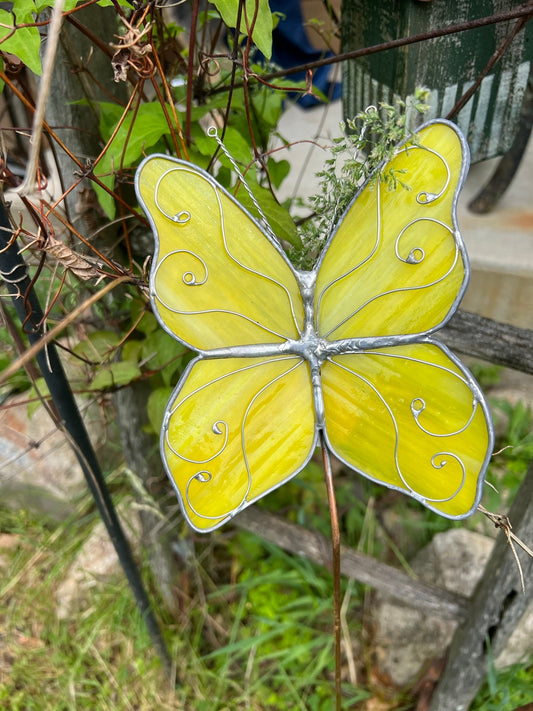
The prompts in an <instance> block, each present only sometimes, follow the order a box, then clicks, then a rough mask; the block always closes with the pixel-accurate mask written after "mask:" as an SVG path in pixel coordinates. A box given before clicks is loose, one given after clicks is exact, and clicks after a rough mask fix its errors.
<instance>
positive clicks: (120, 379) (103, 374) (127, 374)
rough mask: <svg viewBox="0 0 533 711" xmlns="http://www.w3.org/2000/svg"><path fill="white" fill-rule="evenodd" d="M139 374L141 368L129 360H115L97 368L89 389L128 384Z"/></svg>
mask: <svg viewBox="0 0 533 711" xmlns="http://www.w3.org/2000/svg"><path fill="white" fill-rule="evenodd" d="M140 376H141V369H140V368H139V366H138V365H137V364H136V363H132V362H131V361H129V360H128V361H117V362H116V363H109V364H108V365H106V366H105V367H104V368H99V369H98V371H97V373H96V375H95V377H94V378H93V381H92V382H91V384H90V386H89V387H90V389H91V390H106V389H107V388H112V387H120V386H121V385H128V384H129V383H131V382H132V380H136V379H137V378H139V377H140Z"/></svg>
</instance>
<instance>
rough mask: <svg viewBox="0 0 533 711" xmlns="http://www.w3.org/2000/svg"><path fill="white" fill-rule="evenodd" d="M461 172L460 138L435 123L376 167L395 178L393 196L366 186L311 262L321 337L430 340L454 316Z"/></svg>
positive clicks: (459, 286)
mask: <svg viewBox="0 0 533 711" xmlns="http://www.w3.org/2000/svg"><path fill="white" fill-rule="evenodd" d="M467 166H468V146H467V145H466V143H465V141H464V139H463V137H462V136H461V135H460V134H459V133H458V132H457V131H456V130H455V128H454V127H453V126H452V124H448V123H446V122H442V121H441V122H433V123H431V124H428V125H427V127H426V128H422V129H421V130H420V132H419V134H418V144H417V145H413V144H412V143H408V144H406V145H404V146H401V147H400V148H399V149H398V150H397V152H396V155H395V157H394V158H393V159H392V160H391V161H390V162H389V163H388V164H386V165H385V166H383V167H382V169H381V171H380V175H381V176H389V178H390V176H395V178H396V179H397V180H398V181H399V182H398V183H397V185H396V187H395V188H394V189H392V190H391V189H389V188H388V187H387V184H386V182H384V181H383V180H380V179H377V178H376V179H375V180H373V181H372V180H371V181H369V182H368V183H367V184H366V186H365V187H364V188H363V189H362V191H361V192H360V193H359V194H358V196H357V197H356V198H355V200H354V202H353V203H352V205H351V206H350V207H349V208H348V210H347V211H346V213H345V215H344V217H343V218H342V219H341V221H340V223H339V225H338V227H337V229H336V231H335V233H334V234H333V235H332V237H331V238H330V240H329V241H328V244H327V245H326V249H325V250H324V253H323V256H322V259H321V261H320V263H319V265H318V269H319V271H318V276H317V284H316V299H315V309H316V325H317V330H318V332H319V334H320V335H321V336H322V337H324V338H327V339H329V340H339V339H344V338H364V337H372V336H391V335H397V334H415V333H428V332H429V331H431V330H433V329H435V328H437V327H439V326H441V325H442V324H443V323H444V322H445V320H446V319H447V317H449V315H451V313H453V310H454V309H455V308H456V306H457V304H458V302H459V299H460V297H461V296H462V293H463V292H464V289H465V288H466V284H467V281H468V266H467V260H466V254H465V251H464V247H463V243H462V240H461V236H460V234H459V232H458V229H457V225H456V215H455V209H456V202H457V194H458V192H459V190H460V188H461V186H462V183H463V180H464V177H465V175H466V170H467ZM391 180H392V179H391ZM391 180H389V183H390V182H391ZM400 181H401V183H402V184H400Z"/></svg>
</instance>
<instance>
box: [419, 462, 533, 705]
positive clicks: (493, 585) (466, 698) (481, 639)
mask: <svg viewBox="0 0 533 711" xmlns="http://www.w3.org/2000/svg"><path fill="white" fill-rule="evenodd" d="M509 518H510V520H511V522H512V525H513V533H514V534H515V535H516V536H518V538H520V539H521V540H522V541H524V543H525V544H526V545H529V546H531V541H532V540H533V465H531V466H530V468H529V471H528V473H527V475H526V477H525V479H524V481H523V482H522V484H521V486H520V489H519V490H518V492H517V494H516V499H515V501H514V503H513V505H512V507H511V511H510V512H509ZM516 549H517V553H518V556H519V558H520V562H521V564H522V571H523V574H524V580H525V584H526V591H525V593H523V592H522V588H521V582H520V575H519V572H518V568H517V563H516V560H515V557H514V555H513V552H512V550H511V548H510V546H509V544H508V542H507V540H506V537H505V535H504V534H503V533H501V534H500V536H499V538H498V540H497V541H496V545H495V546H494V550H493V552H492V555H491V557H490V558H489V560H488V562H487V565H486V568H485V572H484V574H483V577H482V578H481V580H480V581H479V583H478V585H477V587H476V590H475V592H474V595H473V596H472V601H471V604H470V610H469V612H468V614H467V616H466V619H465V621H464V622H463V624H461V625H459V626H458V628H457V630H456V632H455V635H454V637H453V640H452V643H451V645H450V649H449V654H448V662H447V664H446V668H445V670H444V673H443V675H442V677H441V679H440V682H439V684H438V685H437V688H436V690H435V693H434V694H433V698H432V700H431V705H430V711H467V709H468V708H469V706H470V703H471V702H472V700H473V699H474V698H475V696H476V694H477V692H478V691H479V688H480V686H481V684H482V683H483V680H484V679H485V676H486V674H487V671H488V665H489V662H490V657H491V655H492V657H494V658H496V657H497V656H498V655H499V654H500V652H501V651H502V650H503V649H504V647H505V645H506V643H507V640H508V639H509V637H510V635H511V633H512V632H513V630H514V629H515V627H517V626H518V625H519V624H520V620H521V619H522V616H523V614H524V612H525V611H526V609H527V607H528V605H529V604H530V602H531V601H532V600H533V579H532V577H533V576H532V574H533V558H531V557H529V556H528V555H527V554H526V553H524V551H522V549H521V548H519V547H518V546H516Z"/></svg>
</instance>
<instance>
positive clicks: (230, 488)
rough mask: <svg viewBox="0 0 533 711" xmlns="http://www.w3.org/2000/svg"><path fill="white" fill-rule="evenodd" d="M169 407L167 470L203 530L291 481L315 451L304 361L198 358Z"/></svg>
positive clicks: (165, 435) (194, 521)
mask: <svg viewBox="0 0 533 711" xmlns="http://www.w3.org/2000/svg"><path fill="white" fill-rule="evenodd" d="M167 409H168V410H169V413H170V414H169V417H168V423H167V425H166V426H164V429H163V433H162V437H163V443H164V444H163V450H164V457H165V461H166V465H167V469H168V472H169V474H170V476H171V478H172V479H173V481H174V483H175V486H176V489H177V491H178V494H179V498H180V502H181V506H182V509H183V512H184V514H185V516H186V517H187V519H188V520H189V522H190V523H191V525H192V526H193V527H194V528H196V529H197V530H200V531H208V530H211V529H213V528H215V527H217V526H219V525H220V524H222V523H224V521H225V520H227V519H228V518H230V517H231V516H232V515H234V514H235V513H237V512H238V511H239V510H240V509H241V508H244V507H245V506H248V505H249V504H250V503H252V502H253V501H254V500H255V499H257V498H259V497H260V496H263V495H264V494H266V493H268V492H269V491H270V490H271V489H274V488H276V487H278V486H280V484H282V483H284V482H285V481H288V480H289V479H290V478H292V477H293V476H294V475H295V474H297V473H298V471H300V469H302V467H303V466H305V464H306V463H307V461H308V459H309V457H310V456H311V454H312V453H313V450H314V447H315V423H314V412H313V401H312V391H311V381H310V376H309V367H308V365H307V363H306V362H305V361H304V360H302V359H301V358H299V357H297V356H289V357H276V358H224V359H217V360H201V359H200V360H195V361H194V362H193V364H192V367H191V369H190V370H189V372H188V373H186V375H185V376H184V379H182V381H181V383H180V384H179V385H178V388H177V391H176V392H175V393H174V395H173V396H172V398H171V400H170V401H169V405H168V408H167Z"/></svg>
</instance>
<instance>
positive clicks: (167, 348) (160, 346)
mask: <svg viewBox="0 0 533 711" xmlns="http://www.w3.org/2000/svg"><path fill="white" fill-rule="evenodd" d="M183 352H184V347H183V346H182V345H180V344H179V343H176V341H175V339H174V338H172V336H169V335H168V333H167V332H166V331H163V329H162V328H158V329H157V330H156V331H154V332H153V333H151V334H150V335H149V336H148V337H147V338H146V340H145V341H144V342H143V347H142V351H141V356H142V359H143V361H144V360H145V359H146V360H147V363H146V367H147V368H148V369H149V370H161V375H162V377H163V382H164V383H165V385H170V381H171V379H172V376H173V374H174V373H175V371H176V370H177V369H178V368H179V367H180V365H181V360H180V358H181V355H182V354H183ZM148 359H149V360H148Z"/></svg>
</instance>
